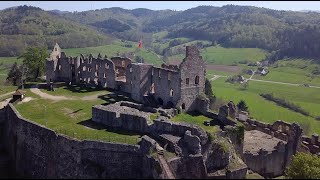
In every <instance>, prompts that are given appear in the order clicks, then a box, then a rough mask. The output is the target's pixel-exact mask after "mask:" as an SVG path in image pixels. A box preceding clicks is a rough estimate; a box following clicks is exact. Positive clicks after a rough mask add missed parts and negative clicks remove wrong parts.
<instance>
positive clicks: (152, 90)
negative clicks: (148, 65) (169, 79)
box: [151, 83, 156, 94]
mask: <svg viewBox="0 0 320 180" xmlns="http://www.w3.org/2000/svg"><path fill="white" fill-rule="evenodd" d="M154 93H156V91H155V86H154V83H152V85H151V94H154Z"/></svg>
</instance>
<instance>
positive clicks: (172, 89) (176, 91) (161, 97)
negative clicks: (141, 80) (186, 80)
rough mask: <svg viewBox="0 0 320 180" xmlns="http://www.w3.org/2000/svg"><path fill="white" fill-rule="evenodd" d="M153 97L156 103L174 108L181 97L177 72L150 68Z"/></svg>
mask: <svg viewBox="0 0 320 180" xmlns="http://www.w3.org/2000/svg"><path fill="white" fill-rule="evenodd" d="M152 74H153V75H152V82H151V88H153V96H154V97H155V99H156V100H157V101H158V103H159V104H160V105H161V104H162V105H163V106H167V107H176V106H177V103H178V101H179V99H180V97H181V94H180V93H181V89H180V88H181V86H180V76H179V73H178V72H177V71H174V70H169V69H163V68H158V67H153V68H152Z"/></svg>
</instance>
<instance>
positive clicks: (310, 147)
mask: <svg viewBox="0 0 320 180" xmlns="http://www.w3.org/2000/svg"><path fill="white" fill-rule="evenodd" d="M301 141H302V145H303V146H304V147H306V151H308V152H310V153H312V154H318V155H320V141H319V136H318V135H317V134H314V135H312V136H311V137H307V136H302V138H301Z"/></svg>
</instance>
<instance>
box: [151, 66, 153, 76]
mask: <svg viewBox="0 0 320 180" xmlns="http://www.w3.org/2000/svg"><path fill="white" fill-rule="evenodd" d="M151 76H153V68H152V69H151Z"/></svg>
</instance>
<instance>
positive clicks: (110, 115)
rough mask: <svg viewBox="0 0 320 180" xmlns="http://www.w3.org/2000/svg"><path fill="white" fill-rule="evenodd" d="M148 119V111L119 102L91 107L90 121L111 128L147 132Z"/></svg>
mask: <svg viewBox="0 0 320 180" xmlns="http://www.w3.org/2000/svg"><path fill="white" fill-rule="evenodd" d="M149 120H150V115H149V114H148V113H146V112H143V111H139V110H138V109H135V108H131V107H128V106H125V105H121V102H117V103H114V104H110V105H107V106H103V105H95V106H93V107H92V121H94V122H97V123H102V124H104V125H106V126H108V127H112V128H117V129H122V130H127V131H133V132H138V133H147V132H148V131H149V128H148V121H149Z"/></svg>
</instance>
